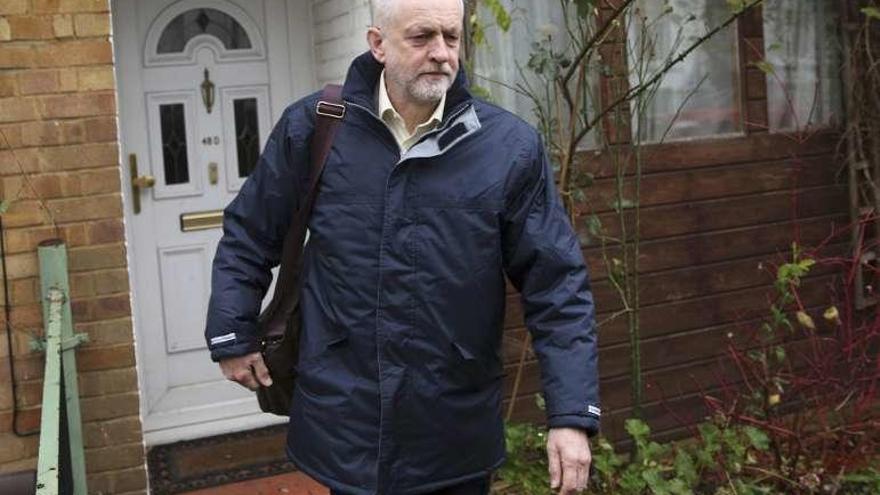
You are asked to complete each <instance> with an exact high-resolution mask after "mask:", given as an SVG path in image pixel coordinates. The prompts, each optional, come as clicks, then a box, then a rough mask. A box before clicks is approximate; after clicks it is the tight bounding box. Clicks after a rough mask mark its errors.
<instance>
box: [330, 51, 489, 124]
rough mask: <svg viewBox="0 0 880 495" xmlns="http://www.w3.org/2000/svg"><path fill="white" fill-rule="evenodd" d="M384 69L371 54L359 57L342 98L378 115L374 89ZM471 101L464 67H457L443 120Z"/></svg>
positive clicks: (345, 85)
mask: <svg viewBox="0 0 880 495" xmlns="http://www.w3.org/2000/svg"><path fill="white" fill-rule="evenodd" d="M384 68H385V66H384V65H382V64H380V63H379V62H378V61H377V60H376V59H375V58H373V54H372V53H370V52H369V51H367V52H365V53H363V54H361V55H359V56H358V57H357V58H356V59H354V61H353V62H352V63H351V65H350V66H349V68H348V75H346V76H345V84H344V85H343V87H342V98H343V99H345V100H349V101H352V102H354V103H357V104H358V105H360V106H362V107H366V108H369V109H370V110H372V112H373V113H375V114H378V112H377V109H376V102H375V96H376V88H377V85H378V84H379V76H380V75H381V74H382V69H384ZM471 99H472V96H471V93H470V91H468V81H467V76H466V75H465V72H464V67H463V66H459V69H458V74H457V75H456V77H455V81H453V82H452V86H450V88H449V90H448V91H447V92H446V104H445V106H444V108H443V119H444V120H445V119H446V118H448V117H449V114H450V111H451V110H452V109H454V108H456V107H458V106H459V105H461V104H462V103H465V102H468V101H470V100H471Z"/></svg>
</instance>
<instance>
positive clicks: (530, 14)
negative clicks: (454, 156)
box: [471, 0, 598, 147]
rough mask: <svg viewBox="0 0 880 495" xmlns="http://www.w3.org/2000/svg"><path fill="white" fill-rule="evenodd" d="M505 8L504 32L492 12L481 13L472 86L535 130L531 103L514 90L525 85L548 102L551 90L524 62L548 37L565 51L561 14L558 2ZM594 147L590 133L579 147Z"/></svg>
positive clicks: (528, 1)
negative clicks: (507, 24) (480, 35)
mask: <svg viewBox="0 0 880 495" xmlns="http://www.w3.org/2000/svg"><path fill="white" fill-rule="evenodd" d="M566 1H567V0H566ZM504 5H505V7H507V9H508V12H509V13H510V15H511V18H512V22H511V25H510V29H509V30H508V31H506V32H505V31H503V30H502V29H500V28H499V27H498V26H496V25H494V22H495V21H494V18H493V16H492V14H491V12H489V11H487V10H486V9H485V8H481V9H480V11H479V16H480V19H481V21H482V22H483V23H484V25H485V37H486V39H485V42H484V43H483V44H482V45H480V46H478V47H477V50H476V53H475V54H474V73H475V77H474V79H475V80H474V81H471V83H472V84H473V85H476V86H479V87H481V88H483V89H486V90H488V92H489V98H490V99H491V100H492V102H493V103H495V104H497V105H499V106H501V107H502V108H504V109H506V110H509V111H511V112H513V113H515V114H517V115H519V116H520V117H522V118H523V119H525V120H527V121H529V122H530V123H532V124H534V125H537V124H538V119H537V117H536V114H535V103H534V101H533V100H532V99H531V98H529V97H527V96H525V95H522V94H519V93H518V92H517V91H516V90H514V89H512V88H513V87H516V86H517V84H526V83H527V84H528V85H530V87H531V88H532V90H533V91H534V92H535V93H537V96H539V97H541V98H542V100H545V98H551V97H552V88H549V87H548V86H547V85H546V84H544V83H543V82H541V81H539V80H538V78H536V77H534V75H533V74H532V73H531V72H530V71H529V69H528V62H529V58H530V56H531V55H532V53H533V52H534V46H533V44H534V43H540V42H541V41H543V40H546V39H547V37H548V36H549V37H550V40H551V42H552V45H553V46H554V49H555V50H557V51H562V50H564V49H565V48H566V47H567V45H568V44H567V34H566V29H565V20H564V16H563V9H562V6H561V4H560V2H559V0H511V1H505V2H504ZM569 15H570V16H574V15H576V11H575V8H574V7H571V8H570V9H569ZM593 72H595V71H593ZM591 76H592V78H591V80H590V82H589V84H590V85H591V86H592V88H593V89H592V90H591V91H592V94H595V89H596V85H597V84H598V73H594V74H591ZM545 106H546V105H545ZM593 143H594V141H593V134H592V133H591V134H589V135H587V137H586V138H585V139H584V140H583V141H582V142H581V147H592V146H593Z"/></svg>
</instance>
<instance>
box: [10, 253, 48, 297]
mask: <svg viewBox="0 0 880 495" xmlns="http://www.w3.org/2000/svg"><path fill="white" fill-rule="evenodd" d="M6 273H7V274H8V276H9V278H10V279H19V278H27V277H36V276H38V275H39V274H40V264H39V262H38V261H37V253H36V252H29V253H20V254H12V255H9V256H7V257H6ZM13 309H16V308H13Z"/></svg>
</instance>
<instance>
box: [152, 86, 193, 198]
mask: <svg viewBox="0 0 880 495" xmlns="http://www.w3.org/2000/svg"><path fill="white" fill-rule="evenodd" d="M159 120H160V125H161V126H162V159H163V161H164V165H165V184H168V185H172V184H183V183H186V182H189V160H188V158H187V152H186V119H185V117H184V106H183V103H173V104H170V105H159Z"/></svg>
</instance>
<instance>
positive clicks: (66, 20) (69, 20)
mask: <svg viewBox="0 0 880 495" xmlns="http://www.w3.org/2000/svg"><path fill="white" fill-rule="evenodd" d="M52 28H53V29H54V31H55V37H56V38H72V37H73V16H72V15H70V14H63V15H56V16H52Z"/></svg>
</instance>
